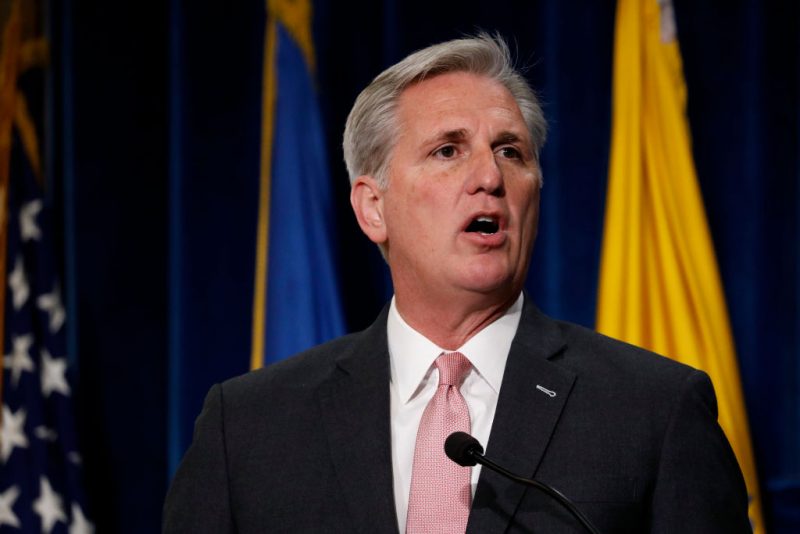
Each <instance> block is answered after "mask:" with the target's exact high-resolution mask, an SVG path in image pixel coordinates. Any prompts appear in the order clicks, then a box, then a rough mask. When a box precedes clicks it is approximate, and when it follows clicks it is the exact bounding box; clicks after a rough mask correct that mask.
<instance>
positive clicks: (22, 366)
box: [3, 335, 33, 387]
mask: <svg viewBox="0 0 800 534" xmlns="http://www.w3.org/2000/svg"><path fill="white" fill-rule="evenodd" d="M32 344H33V336H31V335H25V336H11V345H12V346H13V348H12V349H11V354H6V355H5V357H4V358H3V367H5V368H6V369H11V382H12V383H13V384H14V387H17V386H18V385H19V377H20V375H21V374H22V372H23V371H28V372H33V360H31V356H30V354H28V349H30V348H31V345H32Z"/></svg>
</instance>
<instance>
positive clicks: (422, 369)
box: [386, 293, 523, 403]
mask: <svg viewBox="0 0 800 534" xmlns="http://www.w3.org/2000/svg"><path fill="white" fill-rule="evenodd" d="M522 302H523V294H522V293H520V295H519V297H517V300H516V301H515V302H514V304H512V305H511V307H509V308H508V309H507V310H506V312H505V313H504V314H503V315H502V316H501V317H500V318H498V319H497V320H496V321H494V322H493V323H491V324H490V325H488V326H486V327H484V328H483V330H481V331H480V332H478V333H477V334H475V335H474V336H472V337H471V338H470V339H469V340H468V341H467V342H466V343H464V345H462V346H461V347H459V348H458V349H456V351H458V352H461V353H463V354H464V355H465V356H466V357H467V358H469V361H470V362H471V363H472V367H473V368H474V369H475V370H476V371H477V372H478V374H480V375H481V376H482V377H483V378H484V380H486V382H488V384H489V385H490V386H491V388H492V389H493V390H494V391H495V393H498V392H499V391H500V384H501V383H502V381H503V371H504V370H505V367H506V360H507V359H508V352H509V350H510V349H511V342H512V341H513V340H514V336H515V335H516V333H517V327H518V326H519V321H520V318H521V317H522ZM386 335H387V341H388V344H389V359H390V361H391V380H392V382H394V383H395V384H396V387H397V392H398V394H399V398H400V400H401V401H402V402H403V403H406V402H408V401H409V400H411V398H412V397H413V396H414V394H415V393H416V392H417V390H418V389H419V387H420V385H421V383H422V381H423V379H424V378H425V377H426V376H427V375H428V373H429V372H430V371H431V369H432V366H433V362H434V361H435V360H436V358H438V357H439V355H440V354H441V353H442V352H447V351H446V350H445V349H442V348H441V347H439V346H437V345H436V344H435V343H433V342H432V341H431V340H429V339H428V338H426V337H425V336H423V335H422V334H420V333H419V332H417V331H416V330H414V329H413V328H411V326H409V324H408V323H407V322H405V320H404V319H403V318H402V317H401V316H400V313H399V312H398V311H397V306H396V305H395V299H394V297H392V303H391V306H390V307H389V316H388V318H387V322H386Z"/></svg>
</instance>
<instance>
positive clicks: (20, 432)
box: [0, 136, 94, 534]
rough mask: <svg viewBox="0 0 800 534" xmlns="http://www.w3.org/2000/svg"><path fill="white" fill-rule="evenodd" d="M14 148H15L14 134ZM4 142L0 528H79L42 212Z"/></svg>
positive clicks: (76, 472) (85, 523)
mask: <svg viewBox="0 0 800 534" xmlns="http://www.w3.org/2000/svg"><path fill="white" fill-rule="evenodd" d="M14 141H15V142H14V146H15V147H18V146H19V144H18V143H17V142H16V141H18V138H17V137H16V136H15V140H14ZM25 159H26V157H25V156H24V155H23V154H22V151H21V150H16V149H12V158H11V169H10V171H11V172H10V180H9V188H8V222H7V231H8V237H7V239H8V243H7V255H6V258H7V260H6V261H7V269H6V298H5V317H4V319H5V321H4V331H5V332H4V352H3V389H2V393H3V408H2V410H3V412H2V423H1V424H2V427H1V428H0V462H2V473H0V533H5V532H36V533H40V532H41V533H45V534H50V533H62V532H63V533H69V534H83V533H91V532H93V531H94V528H93V526H92V524H91V523H90V522H89V520H88V519H87V511H86V506H85V496H84V493H83V491H82V486H81V457H80V455H79V453H78V447H77V439H76V438H77V436H76V432H75V424H74V419H73V412H72V393H73V389H72V387H71V386H70V382H69V379H68V373H67V371H68V369H67V358H66V336H65V329H64V323H65V320H66V317H65V315H66V314H65V312H64V306H63V304H62V300H61V287H60V284H59V282H58V278H57V277H56V272H55V266H56V265H57V263H56V262H55V261H54V259H55V258H54V247H53V242H52V237H53V234H52V232H51V231H50V221H49V217H48V216H49V211H48V209H47V206H46V205H45V203H44V199H43V197H42V195H41V192H40V190H39V186H38V184H37V182H36V180H35V179H34V176H33V172H32V171H31V167H30V165H28V164H27V162H26V161H25Z"/></svg>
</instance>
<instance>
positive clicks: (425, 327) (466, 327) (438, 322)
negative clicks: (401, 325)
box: [395, 291, 519, 350]
mask: <svg viewBox="0 0 800 534" xmlns="http://www.w3.org/2000/svg"><path fill="white" fill-rule="evenodd" d="M518 297H519V291H515V292H514V293H513V294H509V295H507V296H505V298H496V299H488V298H487V297H486V296H485V295H481V296H480V298H478V297H476V298H472V299H459V300H456V299H445V298H442V299H438V300H435V301H433V302H431V299H422V298H414V296H411V297H410V298H409V296H407V295H403V294H400V293H396V294H395V304H396V306H397V311H398V313H400V316H401V317H402V318H403V320H405V321H406V323H408V325H409V326H411V328H413V329H414V330H416V331H417V332H419V333H420V334H422V335H423V336H425V337H426V338H428V339H429V340H431V341H432V342H433V343H435V344H436V345H438V346H439V347H442V348H443V349H446V350H455V349H457V348H459V347H461V346H462V345H464V343H466V342H467V341H468V340H469V339H470V338H471V337H472V336H474V335H475V334H477V333H478V332H480V331H481V330H483V329H484V328H486V327H487V326H489V325H490V324H492V323H493V322H494V321H496V320H497V319H499V318H500V317H502V316H503V314H504V313H505V312H506V310H508V308H509V307H511V305H512V304H514V302H515V301H516V300H517V298H518Z"/></svg>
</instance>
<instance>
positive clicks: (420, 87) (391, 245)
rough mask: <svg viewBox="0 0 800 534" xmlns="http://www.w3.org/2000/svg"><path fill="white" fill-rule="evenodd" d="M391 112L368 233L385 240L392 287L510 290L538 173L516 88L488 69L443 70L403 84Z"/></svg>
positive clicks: (522, 256) (515, 284)
mask: <svg viewBox="0 0 800 534" xmlns="http://www.w3.org/2000/svg"><path fill="white" fill-rule="evenodd" d="M397 120H398V124H399V132H400V135H399V138H398V139H397V144H396V146H395V148H394V150H393V152H392V155H391V158H390V162H389V171H388V188H387V189H386V191H384V192H383V193H382V205H381V210H382V217H383V223H384V225H385V228H384V231H385V235H381V238H379V239H373V240H375V241H377V242H379V243H380V242H383V244H384V245H385V248H386V256H387V261H388V263H389V266H390V268H391V271H392V278H393V281H394V285H395V290H396V291H397V294H398V297H399V296H400V295H401V291H403V292H405V293H406V294H407V295H408V294H409V293H410V295H409V296H410V297H413V296H414V293H416V294H417V295H420V292H424V294H425V295H426V296H427V297H430V296H431V295H436V296H437V297H443V298H448V297H456V296H459V295H464V294H465V293H464V292H471V293H480V294H483V295H489V296H492V297H502V298H504V299H505V298H510V297H513V296H515V295H516V293H517V292H518V291H519V290H520V289H521V287H522V284H523V283H524V279H525V275H526V272H527V269H528V262H529V258H530V253H531V248H532V246H533V242H534V239H535V237H536V227H537V220H538V211H539V189H540V180H541V177H540V172H539V166H538V164H537V162H536V159H535V156H534V153H533V152H532V150H531V142H530V134H529V133H528V129H527V127H526V125H525V121H524V120H523V118H522V114H521V113H520V111H519V107H518V106H517V103H516V101H515V100H514V98H513V97H512V96H511V94H510V93H509V92H508V90H507V89H506V88H505V87H503V86H502V85H500V84H498V83H497V82H494V81H492V80H490V79H489V78H486V77H483V76H477V75H474V74H470V73H464V72H456V73H448V74H443V75H439V76H435V77H433V78H430V79H427V80H424V81H422V82H419V83H417V84H415V85H413V86H411V87H409V88H407V89H406V90H405V91H404V92H403V93H402V95H401V96H400V100H399V105H398V109H397ZM370 237H372V236H370ZM384 237H385V238H384Z"/></svg>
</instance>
